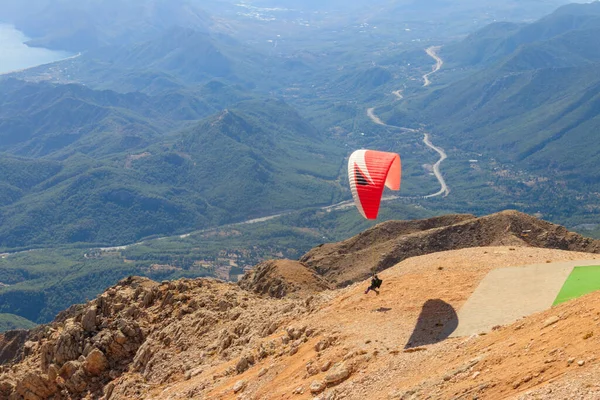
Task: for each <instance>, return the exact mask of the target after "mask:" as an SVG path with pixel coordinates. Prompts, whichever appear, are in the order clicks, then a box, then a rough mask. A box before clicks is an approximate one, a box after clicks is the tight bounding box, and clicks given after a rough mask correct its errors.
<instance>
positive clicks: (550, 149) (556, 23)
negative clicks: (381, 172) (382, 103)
mask: <svg viewBox="0 0 600 400" xmlns="http://www.w3.org/2000/svg"><path fill="white" fill-rule="evenodd" d="M599 35H600V3H598V2H595V3H591V4H579V5H577V4H573V5H568V6H565V7H562V8H560V9H559V10H557V11H556V12H554V13H553V14H551V15H549V16H548V17H545V18H543V19H541V20H539V21H537V22H535V23H532V24H524V25H523V24H510V23H496V24H493V25H490V26H488V27H486V28H484V29H482V30H480V31H478V32H475V33H474V34H472V35H470V36H469V37H468V38H466V39H465V40H464V41H462V42H460V43H457V44H455V45H448V46H446V47H445V48H444V49H443V53H442V57H443V58H444V59H445V60H446V61H447V64H446V65H445V66H444V68H445V69H446V74H447V77H446V80H447V81H451V76H452V74H457V75H462V76H464V75H465V72H464V71H465V70H467V71H471V73H469V74H468V76H467V77H464V78H462V79H460V80H458V81H456V82H453V83H449V84H446V85H444V86H441V87H438V88H437V89H436V90H434V91H433V92H431V93H430V94H428V95H427V96H424V97H421V98H417V99H415V100H413V101H409V102H408V103H407V104H408V105H406V104H405V105H403V106H400V108H399V111H400V112H401V113H406V112H407V110H413V111H414V112H417V113H419V114H420V115H421V116H422V118H423V119H424V120H425V121H428V122H429V123H430V124H431V125H432V126H433V129H434V130H435V131H438V132H440V133H443V136H444V137H445V140H446V142H448V143H456V144H459V145H460V146H461V147H462V148H465V149H469V150H472V151H476V152H481V153H485V155H487V156H490V157H494V158H496V159H498V160H500V161H501V162H507V163H509V162H516V163H518V165H519V166H520V167H522V168H526V169H529V170H534V171H537V172H539V173H542V174H547V175H548V176H552V177H553V178H555V179H558V180H564V181H565V183H566V184H567V186H570V187H575V188H578V189H584V188H589V186H588V185H596V186H595V187H598V186H597V184H598V183H600V168H598V166H597V162H596V161H597V154H598V152H599V151H600V146H599V145H598V142H597V140H596V132H598V130H599V129H600V73H599V71H600V47H599V46H598V39H597V38H598V37H600V36H599ZM399 115H401V114H400V113H399Z"/></svg>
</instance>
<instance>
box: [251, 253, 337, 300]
mask: <svg viewBox="0 0 600 400" xmlns="http://www.w3.org/2000/svg"><path fill="white" fill-rule="evenodd" d="M239 285H240V287H242V288H244V289H246V290H249V291H251V292H254V293H257V294H264V295H268V296H270V297H274V298H282V297H285V296H288V295H294V296H296V297H306V296H308V295H311V294H314V293H318V292H321V291H323V290H327V289H330V287H329V284H328V283H327V282H326V281H325V280H324V279H323V278H321V277H320V276H318V275H317V274H316V273H315V271H314V270H313V269H311V268H309V267H307V266H306V265H304V264H302V263H300V262H298V261H291V260H269V261H265V262H263V263H261V264H259V265H257V266H256V267H255V268H254V269H253V270H252V271H250V272H248V273H247V274H246V275H244V277H243V278H242V280H241V281H240V282H239Z"/></svg>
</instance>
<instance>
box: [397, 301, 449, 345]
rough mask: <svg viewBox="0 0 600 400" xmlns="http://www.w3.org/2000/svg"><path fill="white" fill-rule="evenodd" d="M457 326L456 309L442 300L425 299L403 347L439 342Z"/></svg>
mask: <svg viewBox="0 0 600 400" xmlns="http://www.w3.org/2000/svg"><path fill="white" fill-rule="evenodd" d="M457 327H458V315H457V314H456V310H455V309H454V308H453V307H452V306H451V305H450V304H448V303H446V302H445V301H443V300H440V299H435V300H427V301H426V302H425V304H423V309H422V310H421V314H420V315H419V319H418V320H417V325H416V326H415V329H414V330H413V332H412V334H411V335H410V338H409V339H408V343H406V345H405V346H404V348H405V349H410V348H414V347H419V346H425V345H428V344H434V343H438V342H441V341H442V340H444V339H446V338H448V337H449V336H450V335H451V334H452V332H454V330H455V329H456V328H457Z"/></svg>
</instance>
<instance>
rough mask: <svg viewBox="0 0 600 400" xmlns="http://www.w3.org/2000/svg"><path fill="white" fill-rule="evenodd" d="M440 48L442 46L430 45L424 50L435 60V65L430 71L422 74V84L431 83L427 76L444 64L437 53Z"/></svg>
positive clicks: (427, 84)
mask: <svg viewBox="0 0 600 400" xmlns="http://www.w3.org/2000/svg"><path fill="white" fill-rule="evenodd" d="M441 48H442V46H431V47H429V48H428V49H426V50H425V52H426V53H427V55H428V56H429V57H431V58H433V59H434V60H435V65H434V66H433V69H432V70H431V72H430V73H428V74H425V75H423V82H424V83H423V86H429V85H431V81H430V80H429V77H430V76H431V75H433V74H435V73H436V72H438V71H439V70H440V69H442V66H443V65H444V60H442V59H441V58H440V57H439V56H438V55H437V52H438V51H440V49H441Z"/></svg>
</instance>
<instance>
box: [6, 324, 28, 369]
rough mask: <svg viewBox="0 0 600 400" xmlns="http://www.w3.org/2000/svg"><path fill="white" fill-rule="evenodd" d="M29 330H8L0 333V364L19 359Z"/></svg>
mask: <svg viewBox="0 0 600 400" xmlns="http://www.w3.org/2000/svg"><path fill="white" fill-rule="evenodd" d="M28 337H29V332H27V331H8V332H4V333H2V334H0V365H1V364H7V363H9V362H15V361H19V360H20V358H21V355H22V354H21V353H22V351H23V347H24V345H25V342H26V341H27V338H28Z"/></svg>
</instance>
